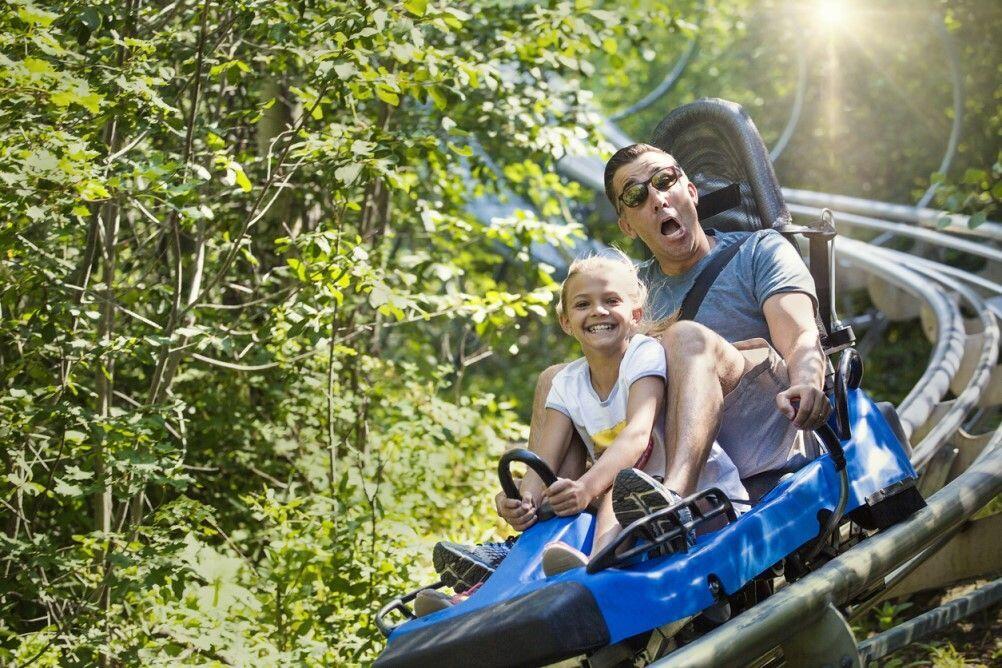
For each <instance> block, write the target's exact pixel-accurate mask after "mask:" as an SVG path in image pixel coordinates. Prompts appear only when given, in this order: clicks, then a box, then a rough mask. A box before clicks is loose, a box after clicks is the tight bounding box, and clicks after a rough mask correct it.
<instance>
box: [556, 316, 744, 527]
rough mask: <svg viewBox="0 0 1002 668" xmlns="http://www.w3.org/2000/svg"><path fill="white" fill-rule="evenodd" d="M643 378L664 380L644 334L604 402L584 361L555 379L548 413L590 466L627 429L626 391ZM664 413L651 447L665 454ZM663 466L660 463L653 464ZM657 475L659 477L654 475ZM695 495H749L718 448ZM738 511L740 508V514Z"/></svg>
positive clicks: (658, 354)
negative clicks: (569, 429) (574, 439)
mask: <svg viewBox="0 0 1002 668" xmlns="http://www.w3.org/2000/svg"><path fill="white" fill-rule="evenodd" d="M647 376H655V377H657V378H661V379H662V380H666V379H667V373H666V364H665V352H664V348H662V347H661V344H660V343H658V341H657V340H655V339H652V338H651V337H649V336H644V335H643V334H634V335H633V337H632V338H631V339H630V343H629V345H628V346H627V348H626V354H625V355H623V360H622V361H621V362H620V363H619V377H618V378H617V379H616V384H615V385H614V386H613V388H612V391H611V392H609V396H608V397H606V398H605V400H602V399H600V398H599V396H598V393H597V392H595V388H594V386H593V385H592V384H591V371H590V369H589V368H588V360H586V359H585V358H584V357H581V358H579V359H576V360H574V361H573V362H571V363H570V364H568V365H567V366H565V367H564V368H563V369H561V370H560V371H559V372H558V373H557V375H556V376H554V377H553V384H552V386H551V387H550V393H549V394H548V395H547V397H546V407H547V408H552V409H554V410H557V411H560V412H561V413H563V414H564V415H566V416H567V417H568V418H570V420H571V422H573V423H574V428H575V429H576V430H577V432H578V434H579V435H580V436H581V440H582V441H584V444H585V448H586V449H587V450H588V456H589V458H590V459H592V460H593V461H594V460H595V459H596V458H598V457H600V456H601V455H602V453H603V452H604V451H605V449H606V448H608V447H609V446H610V445H612V442H613V441H614V440H615V439H616V436H618V435H619V432H621V431H622V430H623V428H624V427H625V426H626V404H627V401H628V400H629V396H630V386H631V385H633V383H635V382H636V381H638V380H640V379H641V378H645V377H647ZM663 415H664V409H663V407H662V408H661V409H659V410H658V415H657V417H656V418H655V422H654V429H653V430H652V432H651V441H652V443H651V445H652V447H653V448H654V451H655V452H659V453H660V452H663V451H664V433H665V432H664V428H665V427H664V419H663ZM653 459H658V460H661V458H660V457H657V458H653ZM654 473H656V474H658V475H661V474H663V471H655V472H654ZM696 487H697V489H698V490H704V489H707V488H709V487H718V488H720V490H721V491H722V492H724V494H726V495H727V496H728V497H729V498H732V499H747V498H748V493H747V491H745V488H744V485H742V484H741V478H740V477H739V476H738V470H737V468H736V467H735V466H734V463H733V462H731V459H730V457H728V456H727V453H725V452H724V451H723V449H722V448H721V447H720V446H719V445H717V443H716V442H714V443H713V446H712V447H711V449H710V456H709V458H708V459H707V462H706V465H705V466H704V467H703V470H702V472H701V473H700V476H699V481H698V483H697V484H696ZM738 509H739V510H740V509H741V508H738Z"/></svg>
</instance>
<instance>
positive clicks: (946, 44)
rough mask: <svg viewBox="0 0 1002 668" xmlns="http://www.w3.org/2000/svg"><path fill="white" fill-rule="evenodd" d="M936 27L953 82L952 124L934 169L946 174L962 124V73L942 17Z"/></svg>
mask: <svg viewBox="0 0 1002 668" xmlns="http://www.w3.org/2000/svg"><path fill="white" fill-rule="evenodd" d="M936 29H937V30H936V32H937V34H939V38H940V40H942V42H943V48H944V49H945V50H946V55H947V58H949V59H950V80H951V82H952V83H953V125H952V127H951V128H950V138H949V139H948V140H947V142H946V152H945V153H944V154H943V160H942V161H941V162H940V163H939V169H938V170H936V171H938V172H939V173H940V174H946V173H947V172H948V171H949V170H950V164H951V163H952V162H953V156H954V155H956V153H957V144H958V143H959V142H960V130H961V128H963V126H964V75H963V74H962V73H961V72H960V57H959V56H958V55H957V46H956V44H954V42H953V36H952V35H950V31H949V30H947V29H946V26H945V25H944V23H943V19H941V18H939V17H937V19H936ZM938 187H939V184H938V183H930V184H929V187H928V188H926V191H925V192H924V193H922V197H921V198H920V199H919V201H918V204H917V205H916V206H927V205H928V204H929V202H931V201H932V196H933V195H935V194H936V190H937V188H938Z"/></svg>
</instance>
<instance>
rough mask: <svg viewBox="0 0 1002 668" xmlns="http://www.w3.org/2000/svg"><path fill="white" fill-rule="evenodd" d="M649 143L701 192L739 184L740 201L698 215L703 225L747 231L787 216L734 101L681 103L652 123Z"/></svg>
mask: <svg viewBox="0 0 1002 668" xmlns="http://www.w3.org/2000/svg"><path fill="white" fill-rule="evenodd" d="M651 143H652V144H653V145H654V146H657V147H658V148H660V149H662V150H665V151H667V152H668V153H671V154H672V155H673V156H675V159H676V160H677V161H678V163H679V165H681V167H682V169H683V170H685V173H686V175H687V176H688V177H689V180H690V181H692V182H693V183H694V184H695V185H696V189H697V190H698V191H699V195H700V197H701V198H702V197H704V196H705V195H707V194H709V193H711V192H715V191H717V190H719V189H721V188H724V187H726V186H728V185H730V184H732V183H734V184H737V185H738V186H739V188H740V193H741V197H740V200H741V201H740V205H739V206H737V207H734V208H731V209H728V210H727V211H723V212H721V213H718V214H716V215H714V216H711V217H709V218H707V219H706V220H701V221H700V222H701V223H702V225H703V227H712V228H715V229H718V230H721V231H725V232H730V231H736V230H747V231H753V230H761V229H768V228H770V227H771V228H777V229H782V228H784V227H785V226H786V225H788V224H789V223H790V222H791V217H790V212H789V211H788V210H787V208H786V203H785V202H784V201H783V194H782V192H781V190H780V187H779V181H777V180H776V173H775V172H774V171H773V168H772V161H771V160H770V159H769V152H768V151H767V150H766V148H765V144H764V143H763V141H762V137H761V135H759V133H758V129H757V128H756V127H755V123H753V122H752V119H751V117H750V116H748V114H747V113H745V111H744V109H742V108H741V106H740V105H738V104H735V103H734V102H728V101H726V100H721V99H717V98H704V99H702V100H698V101H696V102H692V103H690V104H686V105H683V106H681V107H679V108H677V109H675V110H674V111H672V112H671V113H669V114H668V115H667V116H665V118H664V120H662V121H661V123H660V124H658V127H657V129H655V130H654V137H653V139H652V141H651Z"/></svg>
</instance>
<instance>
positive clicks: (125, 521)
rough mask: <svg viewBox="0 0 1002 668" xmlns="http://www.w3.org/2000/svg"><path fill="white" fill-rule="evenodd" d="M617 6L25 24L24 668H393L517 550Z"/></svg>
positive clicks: (367, 8)
mask: <svg viewBox="0 0 1002 668" xmlns="http://www.w3.org/2000/svg"><path fill="white" fill-rule="evenodd" d="M616 4H617V3H611V2H610V3H603V2H597V1H596V2H591V1H587V0H578V1H576V2H552V3H545V4H537V3H517V4H514V5H513V4H512V3H508V2H496V1H491V0H484V1H482V2H472V1H470V2H446V1H441V2H424V1H422V2H418V1H408V2H405V3H398V2H383V1H377V0H366V1H364V2H343V1H338V0H317V1H311V2H273V1H271V0H269V1H267V2H266V1H264V0H239V1H238V2H227V3H218V2H213V1H212V0H204V1H203V2H198V3H170V4H168V3H143V2H138V1H137V0H126V1H124V2H115V3H113V2H108V1H106V0H93V1H92V2H88V3H80V2H75V1H74V2H70V1H68V0H67V1H57V0H52V1H50V2H47V3H44V5H43V3H41V2H37V0H12V1H11V2H8V3H6V4H4V5H3V7H2V8H0V91H2V92H0V96H2V99H3V105H0V157H2V161H0V164H2V166H0V182H2V184H3V188H2V189H0V198H2V200H3V202H2V203H3V209H4V212H5V213H4V215H3V216H2V217H0V248H2V249H3V257H2V260H0V438H2V439H3V442H4V446H5V447H4V449H3V451H2V457H0V481H2V482H0V501H2V504H3V505H2V510H0V519H2V521H3V530H2V533H0V542H2V545H0V569H2V570H3V578H2V582H3V585H2V587H0V611H2V612H0V663H8V662H13V663H15V664H29V663H33V664H34V665H92V664H94V663H98V662H104V663H110V664H115V665H147V664H154V665H155V664H170V665H174V664H185V665H189V664H190V665H195V664H221V663H222V664H249V663H254V664H260V665H301V664H311V665H349V664H358V663H367V662H369V661H371V660H372V659H373V657H374V656H375V654H376V653H377V651H378V650H379V649H380V646H381V639H380V637H379V636H378V633H377V632H376V630H375V628H374V625H373V620H372V616H373V613H374V611H375V609H377V607H378V605H379V604H380V602H381V601H385V600H386V599H388V598H390V597H392V596H394V595H398V594H399V593H400V592H402V591H404V590H407V589H411V588H413V587H415V586H416V585H417V584H418V583H420V582H427V581H430V579H431V573H430V559H429V556H430V546H431V545H432V544H433V543H434V541H435V540H437V539H440V538H443V537H450V538H454V539H462V540H483V539H486V538H489V537H491V536H492V535H493V534H494V532H495V531H496V530H497V528H498V527H497V526H496V524H495V522H496V520H495V519H494V517H493V513H492V512H491V511H490V505H489V504H490V500H491V497H492V493H493V489H494V487H495V485H496V483H495V482H494V481H493V480H492V479H491V474H490V471H491V469H492V463H493V461H495V460H496V458H497V456H498V455H499V454H500V453H501V452H502V451H503V449H504V447H505V446H506V445H507V444H509V443H511V442H515V441H519V440H522V439H524V437H525V428H524V426H522V425H521V424H520V423H519V418H518V415H517V413H516V409H518V408H519V407H520V404H521V405H522V406H524V404H526V403H528V400H529V397H530V393H531V387H532V385H531V377H532V374H533V373H535V372H538V370H539V369H540V368H542V367H543V366H545V364H546V363H549V362H552V361H558V357H549V355H552V354H553V353H552V351H553V350H554V345H555V342H554V337H555V334H554V330H553V329H552V326H551V324H550V322H549V321H550V320H552V318H551V317H550V315H549V309H550V308H551V303H552V301H553V292H554V289H555V285H556V284H555V282H554V279H553V278H552V277H551V275H550V272H551V271H552V269H550V268H547V267H539V266H537V265H536V264H535V263H534V262H533V261H532V259H531V256H530V249H531V247H532V245H533V244H536V243H550V244H556V245H563V244H566V243H567V242H568V241H569V240H571V239H572V238H573V237H575V236H577V235H580V228H579V227H578V226H576V225H570V226H569V225H567V224H566V222H567V220H568V219H569V214H568V202H570V201H572V200H574V199H576V198H579V197H581V195H582V193H581V189H580V187H579V186H576V185H571V184H568V183H565V182H563V181H562V180H561V179H559V178H558V177H556V176H555V169H554V163H555V161H556V160H557V159H559V158H560V157H561V156H562V155H564V154H565V153H566V152H567V151H568V150H573V149H574V148H575V147H577V146H579V145H580V144H581V143H582V142H583V141H590V140H592V139H594V138H595V131H594V127H593V123H594V121H595V119H596V116H595V114H594V111H593V109H592V107H591V106H590V102H591V97H590V95H589V94H588V93H587V92H586V91H584V90H582V89H581V87H580V85H579V84H578V83H577V81H578V79H579V77H580V76H581V75H582V74H584V75H587V74H589V73H590V72H592V71H593V68H592V65H591V61H590V59H591V58H592V57H593V54H594V53H595V52H596V51H598V50H602V49H605V50H610V49H613V50H615V48H616V46H615V45H622V48H623V49H624V51H629V49H631V48H632V46H631V44H632V43H633V42H635V41H637V40H639V39H640V37H639V35H640V30H639V28H638V26H639V24H640V23H641V22H643V21H644V20H645V19H644V17H643V16H642V15H638V14H634V13H633V12H631V11H628V8H619V7H617V6H616ZM658 11H662V10H660V9H659V10H658ZM508 193H513V194H515V195H517V196H519V197H521V198H524V199H525V200H526V201H527V202H529V204H531V205H532V207H533V208H534V209H535V210H536V211H539V212H540V214H539V215H541V216H543V218H539V217H537V214H533V213H531V212H529V211H516V212H514V213H513V214H511V215H510V216H508V217H507V218H504V219H498V220H495V221H493V222H491V223H487V222H485V221H483V220H480V219H478V218H477V217H476V216H475V215H473V214H472V213H471V205H472V204H473V203H474V202H475V201H476V200H477V199H478V198H481V197H486V196H499V197H502V198H507V197H509V194H508ZM557 349H558V350H559V348H557ZM519 350H522V351H523V352H522V353H521V354H520V355H519V356H518V357H515V360H516V362H517V363H516V364H514V366H515V367H516V368H514V369H511V370H510V373H509V374H508V375H507V376H506V375H505V374H500V373H497V368H499V367H501V366H502V365H505V369H506V371H508V368H507V367H509V366H512V364H510V363H508V362H505V361H501V360H500V359H499V358H502V357H503V358H505V360H508V359H510V358H511V357H512V356H514V355H515V353H516V352H517V351H519ZM495 351H496V352H497V354H496V355H494V354H493V353H494V352H495ZM526 351H528V352H526ZM533 351H547V357H544V358H543V359H542V360H539V359H535V358H534V355H533V354H532V352H533ZM484 360H488V361H487V362H486V363H483V364H482V362H483V361H484ZM483 368H490V369H493V370H494V373H493V374H484V373H478V371H479V370H480V369H483ZM523 410H524V409H523Z"/></svg>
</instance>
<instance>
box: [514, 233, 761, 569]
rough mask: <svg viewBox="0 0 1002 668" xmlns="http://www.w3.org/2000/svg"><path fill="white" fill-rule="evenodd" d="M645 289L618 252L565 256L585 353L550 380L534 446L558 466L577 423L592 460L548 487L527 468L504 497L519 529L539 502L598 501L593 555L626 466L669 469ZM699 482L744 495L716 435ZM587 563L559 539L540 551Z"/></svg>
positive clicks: (607, 532)
mask: <svg viewBox="0 0 1002 668" xmlns="http://www.w3.org/2000/svg"><path fill="white" fill-rule="evenodd" d="M646 293H647V290H646V287H645V286H644V284H643V282H642V281H641V280H640V279H639V277H638V276H637V270H636V267H634V265H633V263H632V262H631V261H630V259H629V258H628V257H626V255H624V254H623V253H621V252H613V253H609V254H605V255H602V256H596V257H590V258H587V259H583V260H577V261H575V262H574V263H573V264H572V265H571V267H570V270H569V272H568V274H567V278H566V279H565V280H564V283H563V285H562V286H561V291H560V301H559V302H558V304H557V315H558V317H559V320H560V326H561V328H562V329H563V330H564V331H565V332H566V333H567V334H570V335H571V336H573V337H574V338H575V339H577V341H578V343H580V344H581V351H582V352H583V353H584V357H582V358H580V359H578V360H575V361H574V362H571V363H570V364H568V365H567V366H566V367H564V368H563V369H561V370H560V372H559V373H557V375H556V376H555V377H554V379H553V384H552V386H551V389H550V393H549V395H548V396H547V400H546V419H545V421H544V424H543V429H542V433H541V436H540V439H539V441H538V446H537V453H538V454H539V455H540V457H542V458H543V459H544V460H545V461H546V462H547V464H549V465H550V467H551V468H552V469H553V470H554V471H559V470H560V468H561V467H560V465H561V464H562V463H563V462H564V460H565V458H566V457H567V454H568V449H569V448H568V446H569V445H570V441H571V435H572V430H576V431H577V432H578V434H579V435H580V436H581V440H582V441H584V444H585V448H586V449H587V451H588V452H587V454H588V459H589V460H590V461H591V462H592V466H591V467H590V468H588V469H587V470H586V471H583V472H582V473H581V475H580V476H579V477H577V478H559V479H558V480H557V481H556V482H555V483H553V484H552V485H550V486H549V487H548V488H547V487H545V486H544V484H543V482H542V480H541V479H540V478H539V476H537V475H536V474H535V473H532V472H531V471H530V472H529V473H528V474H527V475H526V477H525V478H524V479H523V481H522V484H521V487H520V490H519V491H520V493H521V495H522V499H523V502H522V503H521V504H519V503H511V502H509V503H510V505H509V506H508V509H509V510H508V512H510V513H512V514H515V515H518V516H519V522H518V525H519V526H518V528H525V527H527V526H529V525H531V524H532V523H533V522H534V516H535V509H536V508H538V507H539V506H540V504H541V503H542V502H543V501H548V502H549V504H550V506H551V507H552V508H553V510H554V512H555V513H556V514H557V515H573V514H575V513H579V512H581V511H583V510H584V509H585V508H588V507H589V506H592V507H596V508H597V513H596V518H595V521H596V526H595V538H594V542H593V544H592V550H591V551H592V554H594V553H595V552H597V551H598V550H600V549H601V548H602V547H603V546H604V545H606V544H607V543H608V542H609V541H610V540H612V538H614V537H615V536H616V534H617V533H618V532H619V530H620V525H619V524H618V523H617V521H616V517H615V514H614V513H613V508H612V499H611V497H612V494H609V493H608V491H609V489H610V487H611V486H612V484H613V481H614V480H615V479H616V476H617V474H618V473H619V472H620V471H621V470H622V469H630V468H635V469H640V470H641V471H644V472H647V473H656V474H660V473H661V472H663V471H664V470H665V466H664V457H665V448H664V430H665V423H664V402H665V397H664V395H665V382H666V379H667V375H666V369H665V354H664V349H663V348H662V347H661V344H660V343H659V342H658V341H657V340H656V339H653V338H651V337H649V336H645V335H643V334H640V333H639V330H640V329H641V328H642V324H643V314H644V302H645V299H646V296H647V295H646ZM640 475H643V474H640ZM697 487H698V489H700V490H702V489H705V488H707V487H719V488H720V489H721V491H723V492H724V493H725V494H726V495H727V496H728V497H730V498H737V499H745V498H747V494H746V492H745V490H744V487H743V486H742V484H741V480H740V478H739V477H738V472H737V469H736V468H735V467H734V464H733V463H732V462H731V461H730V459H729V458H728V457H727V455H726V454H725V453H724V451H723V450H722V449H721V448H720V446H719V445H717V444H716V443H714V444H713V447H712V449H711V451H710V456H709V460H708V462H707V465H706V466H705V467H704V469H703V472H702V474H701V476H700V479H699V483H698V485H697ZM504 511H505V509H502V514H503V515H507V513H506V512H504ZM506 519H507V517H506ZM587 562H588V557H587V556H586V555H585V554H584V553H582V552H581V551H579V550H577V549H575V548H573V547H571V546H570V545H567V544H565V543H562V542H554V543H551V544H550V545H548V546H547V547H546V548H545V549H544V552H543V570H544V572H545V573H546V574H547V575H553V574H555V573H559V572H562V571H565V570H568V569H570V568H576V567H578V566H584V565H585V564H587Z"/></svg>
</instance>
